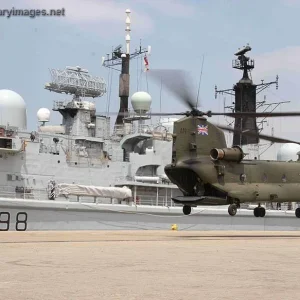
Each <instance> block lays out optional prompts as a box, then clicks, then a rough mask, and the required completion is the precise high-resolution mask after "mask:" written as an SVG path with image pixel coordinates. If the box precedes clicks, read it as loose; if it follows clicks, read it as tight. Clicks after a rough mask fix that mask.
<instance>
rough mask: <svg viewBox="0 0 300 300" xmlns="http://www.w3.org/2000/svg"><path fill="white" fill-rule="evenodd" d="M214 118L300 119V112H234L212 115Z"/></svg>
mask: <svg viewBox="0 0 300 300" xmlns="http://www.w3.org/2000/svg"><path fill="white" fill-rule="evenodd" d="M211 115H212V116H227V117H232V118H243V117H249V118H253V117H254V118H272V117H273V118H274V117H299V116H300V112H297V111H290V112H234V113H213V112H212V113H211Z"/></svg>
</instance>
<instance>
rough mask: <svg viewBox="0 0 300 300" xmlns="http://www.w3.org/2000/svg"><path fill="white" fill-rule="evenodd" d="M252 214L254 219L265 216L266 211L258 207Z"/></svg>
mask: <svg viewBox="0 0 300 300" xmlns="http://www.w3.org/2000/svg"><path fill="white" fill-rule="evenodd" d="M253 214H254V216H255V217H256V218H258V217H262V218H263V217H264V216H265V215H266V210H265V208H264V207H261V206H258V207H255V208H254V211H253Z"/></svg>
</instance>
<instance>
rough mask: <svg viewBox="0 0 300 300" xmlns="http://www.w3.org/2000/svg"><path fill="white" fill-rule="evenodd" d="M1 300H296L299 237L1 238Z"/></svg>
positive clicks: (143, 234) (103, 234)
mask: <svg viewBox="0 0 300 300" xmlns="http://www.w3.org/2000/svg"><path fill="white" fill-rule="evenodd" d="M0 246H1V256H0V268H1V273H0V294H1V296H2V298H3V299H10V300H17V299H19V298H20V295H22V298H24V299H31V300H40V299H57V300H62V299H90V300H93V299H97V300H98V299H114V300H116V299H145V300H147V299H174V300H177V299H192V300H193V299H202V298H203V299H207V300H210V299H233V298H234V299H247V300H251V299H258V298H261V297H263V299H265V300H268V299H272V300H273V299H295V292H296V291H297V289H298V280H297V279H298V278H299V276H300V269H299V267H298V264H297V261H298V260H299V246H300V234H299V232H284V233H283V232H267V233H266V232H257V231H255V232H254V231H251V232H245V231H243V232H238V231H236V232H226V231H222V232H218V231H214V232H211V231H210V232H204V231H195V232H181V231H122V232H120V231H85V232H80V231H73V232H69V231H68V232H51V231H47V232H2V233H1V240H0ZM246 295H247V296H246Z"/></svg>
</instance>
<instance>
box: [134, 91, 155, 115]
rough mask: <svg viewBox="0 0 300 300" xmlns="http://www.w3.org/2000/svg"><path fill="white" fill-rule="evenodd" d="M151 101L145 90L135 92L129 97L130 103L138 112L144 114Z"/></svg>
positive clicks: (148, 108)
mask: <svg viewBox="0 0 300 300" xmlns="http://www.w3.org/2000/svg"><path fill="white" fill-rule="evenodd" d="M151 103H152V98H151V96H150V95H149V94H148V93H146V92H136V93H134V94H133V95H132V97H131V105H132V107H133V109H134V111H135V112H136V113H138V114H145V113H146V112H147V111H149V110H150V107H151Z"/></svg>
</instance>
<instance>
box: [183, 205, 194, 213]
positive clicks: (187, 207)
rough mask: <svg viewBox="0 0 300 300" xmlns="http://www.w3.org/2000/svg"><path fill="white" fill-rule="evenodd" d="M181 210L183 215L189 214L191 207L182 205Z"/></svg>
mask: <svg viewBox="0 0 300 300" xmlns="http://www.w3.org/2000/svg"><path fill="white" fill-rule="evenodd" d="M182 211H183V213H184V214H185V215H189V214H190V213H191V211H192V208H191V207H190V206H189V205H184V206H183V208H182Z"/></svg>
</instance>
